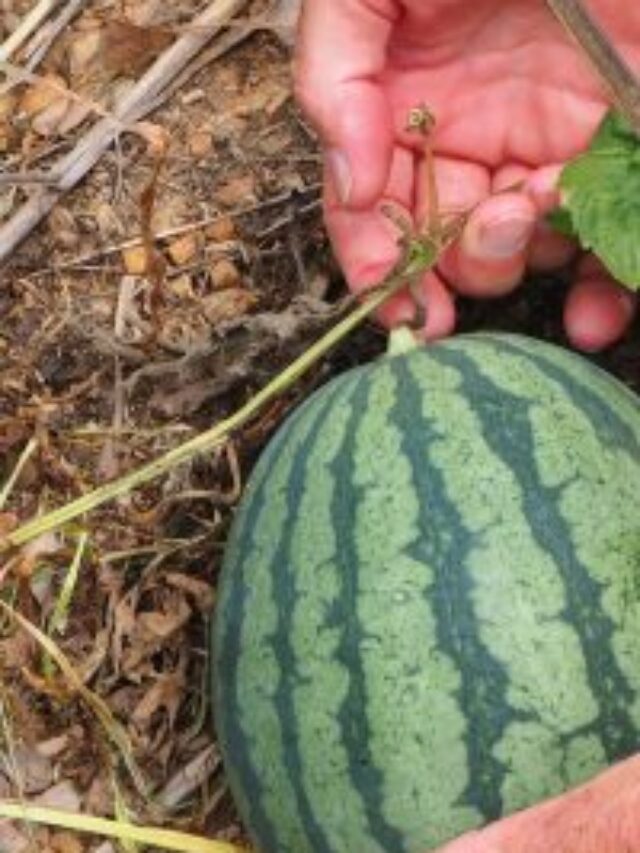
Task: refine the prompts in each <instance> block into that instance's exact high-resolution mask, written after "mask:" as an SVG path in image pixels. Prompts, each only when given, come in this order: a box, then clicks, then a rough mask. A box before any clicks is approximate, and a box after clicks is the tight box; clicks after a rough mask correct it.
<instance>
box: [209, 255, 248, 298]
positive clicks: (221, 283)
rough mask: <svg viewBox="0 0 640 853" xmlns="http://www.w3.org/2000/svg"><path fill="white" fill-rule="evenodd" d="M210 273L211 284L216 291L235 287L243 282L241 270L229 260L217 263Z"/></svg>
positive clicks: (222, 259)
mask: <svg viewBox="0 0 640 853" xmlns="http://www.w3.org/2000/svg"><path fill="white" fill-rule="evenodd" d="M209 272H210V274H211V284H212V285H213V287H214V289H215V290H224V288H226V287H234V286H235V285H237V284H239V283H240V281H241V280H242V276H241V275H240V270H239V269H238V267H237V266H236V265H235V264H234V263H233V261H230V260H229V258H221V259H220V260H219V261H216V262H215V263H214V264H213V265H212V267H211V269H210V271H209Z"/></svg>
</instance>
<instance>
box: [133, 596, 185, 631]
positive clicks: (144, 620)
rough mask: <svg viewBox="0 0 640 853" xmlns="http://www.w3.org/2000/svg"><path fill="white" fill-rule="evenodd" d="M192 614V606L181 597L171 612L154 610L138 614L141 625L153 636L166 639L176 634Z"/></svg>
mask: <svg viewBox="0 0 640 853" xmlns="http://www.w3.org/2000/svg"><path fill="white" fill-rule="evenodd" d="M190 616H191V608H190V607H189V605H188V604H187V602H186V601H185V600H184V599H183V598H182V597H180V598H179V599H178V601H177V603H176V607H175V609H174V610H172V611H171V612H169V613H163V612H162V611H159V610H157V611H153V612H151V613H140V614H138V618H137V621H138V624H139V626H140V627H141V628H142V629H143V630H144V631H145V632H146V633H147V634H150V635H151V636H152V637H156V638H157V639H159V640H166V639H168V638H169V637H171V635H172V634H175V633H176V632H177V631H179V630H180V628H182V627H183V625H185V624H186V623H187V622H188V621H189V617H190Z"/></svg>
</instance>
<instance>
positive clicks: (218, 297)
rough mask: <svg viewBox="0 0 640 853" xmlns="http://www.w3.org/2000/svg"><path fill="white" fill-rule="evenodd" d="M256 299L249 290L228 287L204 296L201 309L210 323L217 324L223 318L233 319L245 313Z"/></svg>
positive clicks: (223, 319)
mask: <svg viewBox="0 0 640 853" xmlns="http://www.w3.org/2000/svg"><path fill="white" fill-rule="evenodd" d="M257 301H258V300H257V297H256V296H255V294H253V293H252V292H251V291H250V290H245V289H244V288H241V287H230V288H227V290H220V291H216V292H215V293H210V294H209V295H208V296H205V297H204V299H203V300H202V310H203V312H204V316H205V317H206V318H207V320H208V321H209V322H210V323H211V325H212V326H217V325H218V324H219V323H222V322H223V321H225V320H235V319H236V318H238V317H241V316H242V315H243V314H246V313H247V311H249V310H250V309H251V308H253V307H254V305H255V304H256V303H257Z"/></svg>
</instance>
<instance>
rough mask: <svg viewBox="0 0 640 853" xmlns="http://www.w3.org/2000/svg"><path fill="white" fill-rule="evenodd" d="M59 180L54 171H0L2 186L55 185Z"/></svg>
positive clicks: (0, 183)
mask: <svg viewBox="0 0 640 853" xmlns="http://www.w3.org/2000/svg"><path fill="white" fill-rule="evenodd" d="M59 180H60V179H59V178H58V177H57V175H55V174H54V173H53V172H0V187H13V186H23V185H25V184H27V185H28V184H45V185H55V184H57V183H58V181H59Z"/></svg>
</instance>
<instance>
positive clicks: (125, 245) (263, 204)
mask: <svg viewBox="0 0 640 853" xmlns="http://www.w3.org/2000/svg"><path fill="white" fill-rule="evenodd" d="M319 190H320V184H319V183H318V184H310V185H309V186H307V187H305V188H304V189H302V190H296V194H297V195H298V196H300V195H303V196H306V195H308V194H310V193H316V192H318V191H319ZM291 197H292V191H291V190H286V191H285V192H282V193H279V194H278V195H275V196H271V197H270V198H267V199H265V200H264V201H259V202H256V203H255V204H250V205H246V206H245V207H238V208H235V209H234V210H230V211H228V212H225V213H213V214H212V215H211V216H205V217H203V218H202V219H196V220H195V221H194V222H186V223H185V224H184V225H176V226H174V227H172V228H167V229H165V230H164V231H157V232H156V233H155V235H154V236H155V241H156V243H159V242H162V241H163V240H170V239H172V238H174V237H181V236H182V235H183V234H190V233H191V232H192V231H200V230H201V229H203V228H207V227H208V226H209V225H213V223H214V222H219V221H220V220H221V219H224V218H226V217H230V218H237V217H240V216H249V215H251V214H252V213H259V212H260V211H262V210H267V209H269V208H271V207H277V206H278V205H280V204H284V203H286V202H288V201H291ZM319 204H320V202H319V201H313V202H310V204H309V205H306V206H305V207H302V208H301V209H300V211H299V213H300V214H302V215H304V214H306V213H307V212H311V210H314V209H315V208H317V207H318V206H319ZM288 221H289V220H288V218H282V219H279V220H276V222H275V223H273V225H272V226H270V227H269V228H268V229H265V230H264V231H261V232H260V233H259V234H257V235H256V238H257V239H258V240H261V239H262V238H264V237H266V236H268V235H269V234H271V232H272V231H277V230H278V229H280V228H282V227H283V226H285V225H286V224H287V223H288ZM141 244H142V237H131V238H129V239H128V240H123V241H122V242H120V243H112V244H111V245H109V246H104V247H103V248H101V249H95V250H94V251H92V252H87V253H86V254H85V255H79V256H78V257H75V258H71V259H70V260H68V261H64V262H63V263H59V264H56V266H55V269H54V270H52V268H51V267H43V268H41V269H37V270H33V271H31V272H29V277H33V276H37V275H40V274H42V273H45V272H47V273H48V272H52V271H55V272H61V271H63V270H68V269H74V268H78V267H83V266H86V265H87V264H91V263H95V262H97V261H99V260H101V259H102V258H107V257H109V256H110V255H117V254H119V253H120V252H123V251H125V250H126V249H131V248H133V247H134V246H140V245H141ZM236 245H237V241H234V240H228V241H225V242H221V243H219V244H218V248H219V249H220V250H221V251H223V250H224V249H229V250H231V249H233V248H235V246H236Z"/></svg>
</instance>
